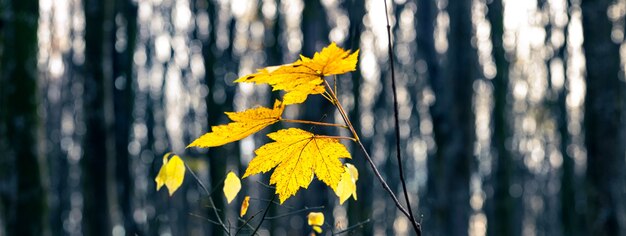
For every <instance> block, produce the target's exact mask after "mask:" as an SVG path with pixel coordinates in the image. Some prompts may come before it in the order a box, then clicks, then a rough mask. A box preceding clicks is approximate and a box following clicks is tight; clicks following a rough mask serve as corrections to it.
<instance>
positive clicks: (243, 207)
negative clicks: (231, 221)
mask: <svg viewBox="0 0 626 236" xmlns="http://www.w3.org/2000/svg"><path fill="white" fill-rule="evenodd" d="M248 206H250V196H246V197H245V198H243V202H242V203H241V210H240V211H239V217H243V216H245V215H246V213H247V212H248Z"/></svg>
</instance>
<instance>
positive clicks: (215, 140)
mask: <svg viewBox="0 0 626 236" xmlns="http://www.w3.org/2000/svg"><path fill="white" fill-rule="evenodd" d="M283 110H285V106H284V104H282V103H281V102H280V101H279V100H276V102H275V103H274V108H273V109H270V108H267V107H257V108H253V109H248V110H245V111H241V112H226V115H227V116H228V118H230V119H231V120H232V121H233V122H231V123H228V124H226V125H218V126H213V127H211V132H209V133H206V134H204V135H202V136H201V137H200V138H198V139H196V140H194V141H193V142H192V143H191V144H189V146H187V147H203V148H207V147H217V146H221V145H224V144H227V143H230V142H234V141H238V140H241V139H243V138H245V137H248V136H250V135H251V134H254V133H256V132H258V131H259V130H262V129H263V128H265V127H267V126H269V125H271V124H274V123H276V122H278V121H279V120H280V117H281V116H282V114H283Z"/></svg>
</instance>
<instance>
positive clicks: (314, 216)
mask: <svg viewBox="0 0 626 236" xmlns="http://www.w3.org/2000/svg"><path fill="white" fill-rule="evenodd" d="M307 221H308V223H309V225H310V226H312V227H313V230H315V232H317V233H318V234H321V233H322V228H321V226H322V225H324V213H321V212H311V213H309V215H308V216H307Z"/></svg>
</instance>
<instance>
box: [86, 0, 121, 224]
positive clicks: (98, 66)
mask: <svg viewBox="0 0 626 236" xmlns="http://www.w3.org/2000/svg"><path fill="white" fill-rule="evenodd" d="M83 5H84V8H85V23H86V25H85V69H84V71H85V76H84V79H85V82H84V102H85V103H84V112H85V113H84V114H85V131H86V133H85V136H84V141H83V150H84V151H83V156H82V159H81V162H82V163H81V165H82V168H83V172H82V174H83V176H82V177H83V200H84V203H83V207H84V209H83V233H84V234H86V235H107V234H110V232H111V222H110V204H109V201H110V200H111V198H110V196H109V189H108V188H109V187H110V185H109V180H110V177H111V176H110V172H111V171H112V168H114V167H113V166H112V165H111V164H112V163H111V162H112V158H114V157H113V151H114V149H113V145H114V143H113V142H112V141H113V139H112V138H111V137H110V136H109V135H110V132H111V130H112V128H113V127H111V124H110V121H111V118H110V117H109V116H111V115H112V105H113V104H112V103H111V94H112V91H111V86H112V85H113V81H112V74H111V70H112V64H111V63H112V61H111V54H112V50H113V49H112V47H111V41H110V40H111V37H112V34H111V32H112V28H113V23H114V22H113V21H112V18H113V14H112V3H111V2H108V1H96V0H85V1H84V2H83Z"/></svg>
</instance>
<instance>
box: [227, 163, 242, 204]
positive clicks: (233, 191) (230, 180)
mask: <svg viewBox="0 0 626 236" xmlns="http://www.w3.org/2000/svg"><path fill="white" fill-rule="evenodd" d="M239 190H241V181H239V177H237V174H235V173H234V172H232V171H231V172H228V175H226V180H224V196H226V200H227V201H228V204H230V203H231V202H232V201H233V199H235V197H236V196H237V193H239Z"/></svg>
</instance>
